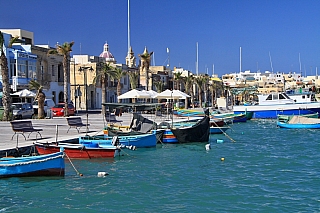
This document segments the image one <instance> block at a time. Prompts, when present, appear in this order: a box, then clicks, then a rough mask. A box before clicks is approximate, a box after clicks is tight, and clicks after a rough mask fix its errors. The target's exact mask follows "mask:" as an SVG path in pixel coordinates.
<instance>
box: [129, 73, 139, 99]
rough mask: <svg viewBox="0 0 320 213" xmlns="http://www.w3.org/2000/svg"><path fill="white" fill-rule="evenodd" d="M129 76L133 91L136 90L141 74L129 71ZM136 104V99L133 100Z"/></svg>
mask: <svg viewBox="0 0 320 213" xmlns="http://www.w3.org/2000/svg"><path fill="white" fill-rule="evenodd" d="M128 75H129V80H130V86H131V89H136V88H137V86H138V80H139V73H138V72H136V71H128ZM135 102H136V99H135V98H132V103H135Z"/></svg>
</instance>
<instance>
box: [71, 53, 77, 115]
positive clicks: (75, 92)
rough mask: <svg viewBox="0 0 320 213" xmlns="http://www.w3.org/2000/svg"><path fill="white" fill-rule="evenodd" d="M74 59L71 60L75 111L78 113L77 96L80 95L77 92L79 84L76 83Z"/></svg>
mask: <svg viewBox="0 0 320 213" xmlns="http://www.w3.org/2000/svg"><path fill="white" fill-rule="evenodd" d="M72 59H73V60H71V62H72V63H73V86H74V94H73V97H74V111H75V112H76V113H77V97H78V93H77V84H76V60H75V59H74V58H72Z"/></svg>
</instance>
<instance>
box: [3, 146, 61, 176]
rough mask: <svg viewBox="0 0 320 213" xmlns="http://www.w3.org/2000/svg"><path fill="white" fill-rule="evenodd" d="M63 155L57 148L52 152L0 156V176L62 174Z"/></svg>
mask: <svg viewBox="0 0 320 213" xmlns="http://www.w3.org/2000/svg"><path fill="white" fill-rule="evenodd" d="M63 157H64V152H63V151H60V148H59V149H57V150H56V152H55V153H52V154H46V155H38V156H28V157H10V158H8V157H4V158H0V177H1V178H3V177H31V176H64V174H65V164H64V159H63Z"/></svg>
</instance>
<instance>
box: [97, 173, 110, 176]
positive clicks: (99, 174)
mask: <svg viewBox="0 0 320 213" xmlns="http://www.w3.org/2000/svg"><path fill="white" fill-rule="evenodd" d="M107 175H109V174H108V172H98V177H105V176H107Z"/></svg>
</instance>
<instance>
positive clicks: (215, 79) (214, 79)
mask: <svg viewBox="0 0 320 213" xmlns="http://www.w3.org/2000/svg"><path fill="white" fill-rule="evenodd" d="M210 80H211V81H219V82H221V81H222V80H221V79H220V78H210Z"/></svg>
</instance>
